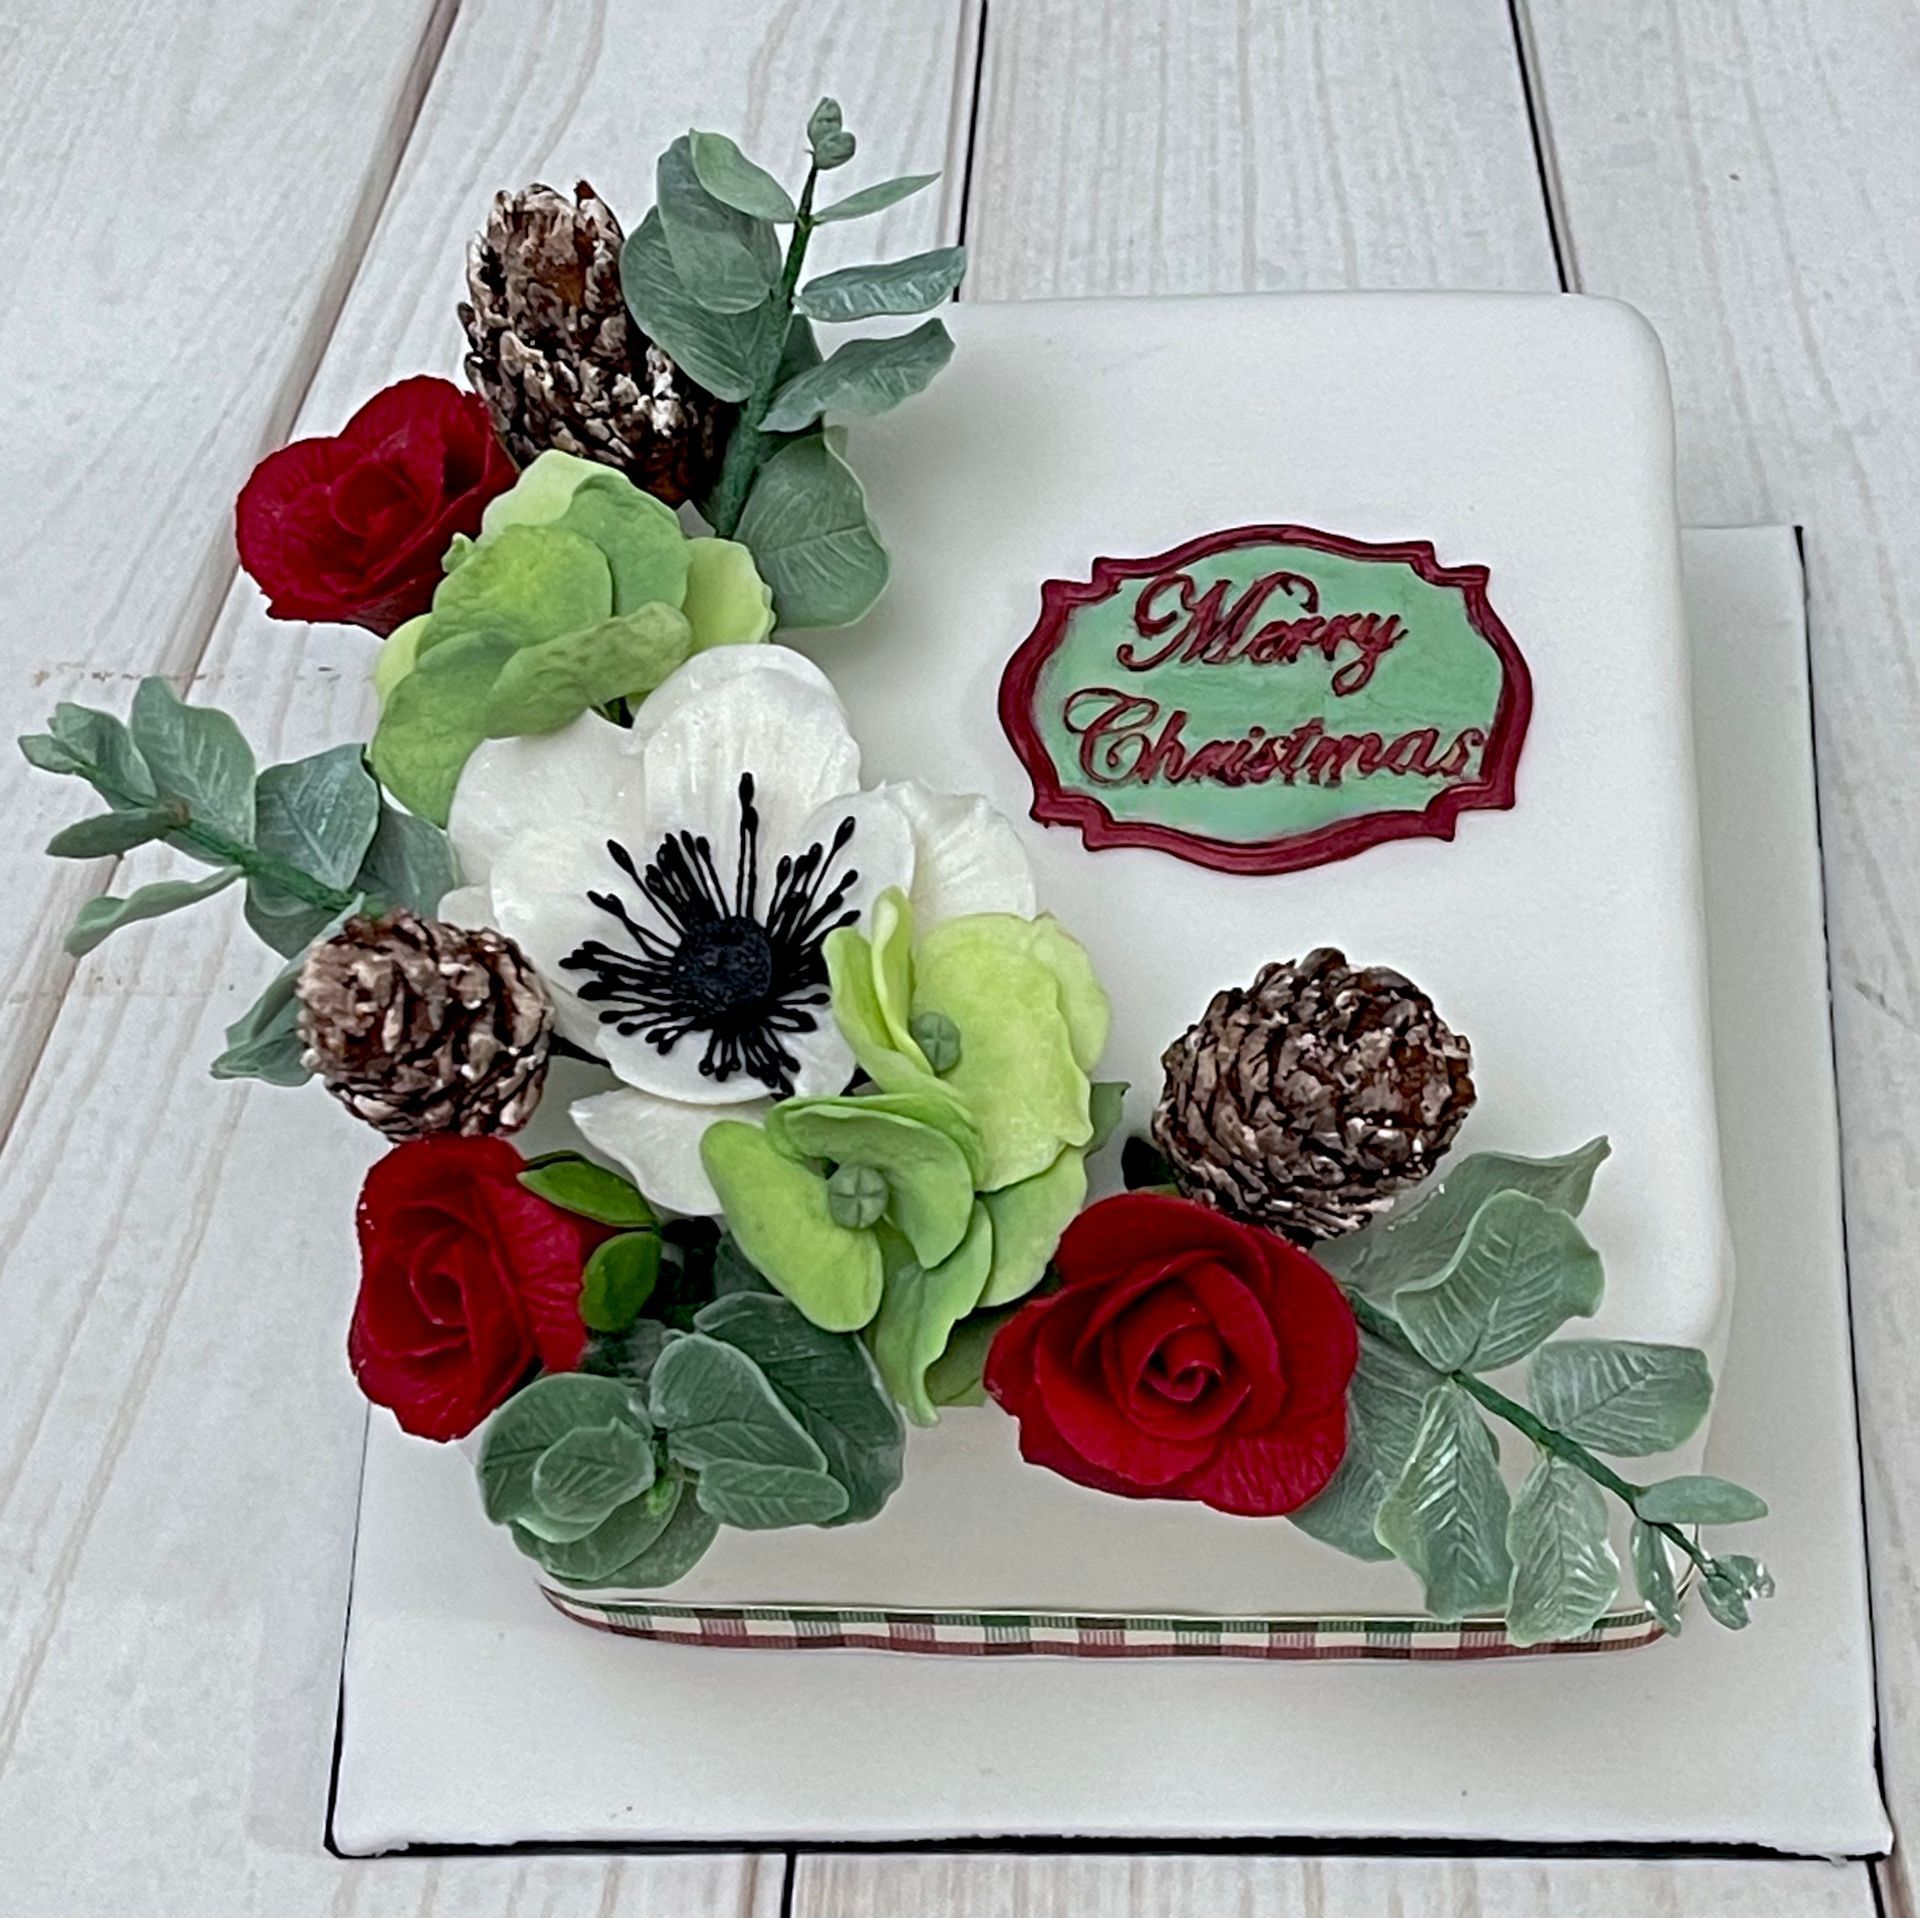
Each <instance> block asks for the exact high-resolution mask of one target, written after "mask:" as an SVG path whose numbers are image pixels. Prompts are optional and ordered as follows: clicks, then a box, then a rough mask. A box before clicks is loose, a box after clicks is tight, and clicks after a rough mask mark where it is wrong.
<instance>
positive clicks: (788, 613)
mask: <svg viewBox="0 0 1920 1918" xmlns="http://www.w3.org/2000/svg"><path fill="white" fill-rule="evenodd" d="M803 377H804V376H803ZM738 533H739V538H740V540H741V542H742V544H743V545H745V546H747V547H748V548H749V549H750V550H751V551H752V553H753V558H754V564H755V565H756V566H758V567H759V569H760V576H761V578H762V579H764V580H765V581H766V582H767V584H768V585H769V586H771V587H772V588H773V604H774V610H775V612H776V613H778V615H779V617H780V624H781V625H782V626H849V625H851V624H852V623H853V622H854V621H855V620H856V619H858V618H860V616H861V615H862V614H863V613H865V612H866V611H867V609H868V608H869V607H870V606H872V604H873V602H874V601H875V600H876V599H878V598H879V597H880V594H881V592H882V591H883V590H884V588H885V586H886V583H887V571H888V564H887V551H886V548H885V547H884V546H882V545H881V544H880V539H879V535H878V534H877V533H876V532H875V531H874V527H873V521H872V520H871V519H870V518H868V516H867V498H866V494H865V493H864V492H862V491H861V487H860V482H859V480H858V479H856V478H855V477H854V473H853V469H852V468H851V467H849V466H848V465H847V463H846V462H845V461H844V460H843V459H841V458H840V456H839V455H838V454H837V453H835V452H834V451H833V450H832V448H831V447H829V446H828V445H827V444H826V442H825V441H824V440H823V439H822V438H821V437H820V436H819V435H818V434H808V435H807V436H806V437H805V438H804V439H797V440H795V441H793V442H792V443H791V444H790V445H787V446H783V447H782V448H781V449H780V450H779V452H777V453H775V454H774V456H773V457H772V458H771V459H770V460H768V461H767V463H766V465H764V466H763V467H762V468H761V469H760V471H759V472H758V474H756V475H755V477H754V482H753V490H752V491H751V492H750V493H749V494H748V495H747V505H746V510H745V511H744V512H743V513H742V514H741V516H740V525H739V529H738Z"/></svg>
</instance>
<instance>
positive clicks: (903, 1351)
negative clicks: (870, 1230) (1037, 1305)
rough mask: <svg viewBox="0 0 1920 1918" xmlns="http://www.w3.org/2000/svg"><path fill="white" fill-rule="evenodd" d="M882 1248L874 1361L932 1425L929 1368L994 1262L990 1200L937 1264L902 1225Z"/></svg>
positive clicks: (884, 1238) (912, 1414) (899, 1395)
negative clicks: (905, 1235) (925, 1261)
mask: <svg viewBox="0 0 1920 1918" xmlns="http://www.w3.org/2000/svg"><path fill="white" fill-rule="evenodd" d="M881 1248H882V1252H883V1255H884V1257H885V1260H886V1288H885V1291H884V1292H883V1294H882V1295H881V1299H880V1310H879V1311H878V1312H877V1313H875V1315H874V1320H873V1329H872V1331H871V1332H870V1333H869V1334H868V1338H869V1341H870V1342H871V1344H872V1347H873V1358H874V1363H875V1364H876V1365H878V1366H879V1368H880V1376H881V1377H882V1378H883V1379H885V1380H886V1382H887V1390H888V1391H889V1392H891V1393H892V1394H893V1396H894V1399H895V1401H896V1402H897V1403H898V1404H899V1405H900V1407H901V1409H902V1410H903V1411H904V1412H905V1413H906V1415H907V1417H908V1418H910V1419H911V1420H912V1421H913V1422H914V1424H916V1425H932V1424H934V1423H935V1422H936V1421H937V1420H938V1418H939V1416H940V1414H939V1411H938V1409H937V1408H936V1406H935V1405H934V1402H933V1399H932V1397H931V1396H930V1395H929V1393H928V1391H927V1373H928V1371H929V1369H930V1368H931V1367H932V1366H933V1365H934V1364H935V1363H936V1362H937V1361H938V1359H939V1357H940V1355H941V1353H943V1352H944V1351H945V1350H946V1349H947V1341H948V1339H949V1338H950V1337H952V1335H953V1328H954V1327H955V1326H956V1325H958V1324H959V1323H960V1321H961V1320H962V1319H964V1318H965V1317H966V1316H967V1315H968V1313H970V1312H972V1311H973V1310H974V1308H975V1307H976V1306H978V1305H979V1303H980V1293H981V1290H982V1288H983V1287H984V1286H985V1285H986V1282H987V1274H988V1273H989V1272H990V1271H991V1270H992V1267H993V1222H992V1220H991V1219H990V1218H989V1217H988V1215H987V1209H986V1207H985V1206H984V1205H976V1206H975V1207H974V1208H973V1217H972V1220H971V1222H970V1224H969V1225H968V1227H967V1235H966V1237H965V1238H964V1239H963V1240H962V1241H961V1242H960V1248H959V1250H958V1251H956V1252H955V1253H953V1255H952V1256H951V1257H950V1258H948V1259H946V1260H944V1261H943V1262H942V1263H941V1264H939V1265H937V1266H935V1267H933V1268H932V1269H931V1270H927V1269H925V1268H923V1267H922V1266H921V1265H920V1263H919V1261H918V1260H916V1259H915V1258H914V1257H913V1256H912V1254H911V1251H910V1250H909V1248H908V1246H907V1244H906V1242H905V1240H903V1239H901V1238H900V1237H899V1236H898V1235H897V1234H895V1233H892V1232H883V1233H882V1235H881Z"/></svg>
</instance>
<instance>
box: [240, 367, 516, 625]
mask: <svg viewBox="0 0 1920 1918" xmlns="http://www.w3.org/2000/svg"><path fill="white" fill-rule="evenodd" d="M518 477H519V473H518V470H517V469H516V468H515V466H514V463H513V461H512V460H511V459H509V458H508V457H507V451H506V448H505V447H503V446H502V445H501V444H500V439H499V436H498V435H497V434H496V433H495V432H494V430H493V421H492V420H491V419H490V418H489V417H488V415H487V409H486V406H485V403H484V402H483V401H481V400H479V399H477V398H476V397H475V396H474V395H473V394H471V393H463V392H462V391H461V390H460V389H459V387H457V386H455V385H453V384H452V383H451V382H450V381H448V380H438V379H433V378H431V377H430V376H427V375H424V374H423V375H421V376H420V377H419V378H417V379H411V380H402V381H400V382H399V384H398V385H396V386H390V387H388V388H387V389H386V391H385V392H384V393H376V394H375V395H374V396H373V398H372V399H370V400H369V401H368V402H367V403H366V405H365V406H363V407H362V408H361V409H360V410H359V412H357V413H356V414H355V415H354V416H353V418H352V419H350V420H349V421H348V422H347V426H346V431H345V432H343V433H342V434H340V436H339V437H338V438H337V439H313V440H295V441H294V442H293V444H292V445H291V446H283V447H282V448H281V449H280V450H279V452H277V453H269V454H268V455H267V457H266V458H265V459H263V460H262V461H261V462H260V464H259V465H258V466H256V467H255V468H254V469H253V476H252V477H251V478H250V479H249V480H248V481H247V483H246V485H245V486H243V487H242V488H241V489H240V497H239V499H238V501H237V502H236V503H235V507H234V536H235V539H236V541H237V543H238V545H239V548H240V564H241V565H242V566H244V567H245V568H246V569H247V571H248V572H249V573H251V574H252V575H253V577H254V579H255V580H256V581H258V583H259V585H260V587H261V589H262V590H263V591H264V592H265V593H266V595H267V600H268V605H267V611H268V612H269V613H270V614H271V615H272V616H273V617H274V618H275V619H300V620H337V621H340V622H343V623H345V624H347V625H352V626H365V627H367V628H369V629H370V630H371V631H373V632H376V633H379V634H380V635H381V636H382V637H384V636H385V635H386V634H388V633H390V632H392V631H393V629H394V628H395V627H396V626H398V625H400V624H401V622H402V621H404V620H409V619H411V618H412V617H413V616H414V614H416V613H424V612H425V611H426V610H427V607H428V605H429V604H430V603H431V602H432V599H433V589H434V588H435V587H436V586H437V585H439V583H440V578H441V573H440V561H441V558H442V556H443V555H444V554H445V553H446V550H447V548H448V547H449V546H450V545H451V544H452V543H453V536H454V534H456V533H467V534H474V533H478V532H479V530H480V515H481V512H482V510H483V509H484V508H485V506H486V504H487V502H488V500H490V499H492V498H493V497H494V495H495V494H497V493H504V492H505V491H506V490H507V488H508V487H510V486H511V485H512V484H513V483H514V481H515V480H516V479H517V478H518Z"/></svg>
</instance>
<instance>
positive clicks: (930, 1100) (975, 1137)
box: [857, 1080, 985, 1192]
mask: <svg viewBox="0 0 1920 1918" xmlns="http://www.w3.org/2000/svg"><path fill="white" fill-rule="evenodd" d="M857 1103H858V1104H859V1105H860V1106H861V1107H862V1108H863V1109H865V1110H867V1111H872V1112H890V1113H892V1114H893V1116H894V1117H895V1118H896V1119H911V1120H913V1122H914V1123H915V1124H916V1125H924V1126H932V1127H933V1129H934V1130H935V1131H936V1132H944V1133H945V1134H946V1136H947V1137H948V1138H949V1139H951V1140H952V1141H953V1143H954V1144H955V1145H957V1146H958V1147H959V1148H960V1152H961V1156H962V1157H963V1158H964V1159H965V1160H966V1162H967V1176H968V1177H969V1178H970V1179H971V1180H972V1181H973V1187H972V1189H973V1190H974V1191H976V1192H977V1191H979V1189H980V1174H981V1171H982V1169H983V1168H984V1165H985V1160H984V1159H983V1158H982V1156H981V1151H980V1133H979V1130H978V1128H977V1127H976V1126H975V1125H974V1123H973V1121H972V1120H971V1119H970V1118H968V1117H967V1111H966V1108H965V1107H964V1106H963V1105H962V1104H961V1103H960V1101H959V1100H958V1099H956V1098H955V1097H954V1096H953V1094H952V1093H951V1092H949V1091H948V1090H947V1089H946V1087H945V1086H943V1085H941V1084H940V1083H939V1082H938V1081H937V1080H936V1081H934V1082H933V1084H931V1085H930V1086H927V1087H924V1088H922V1089H920V1090H918V1091H914V1092H863V1093H860V1094H859V1095H858V1100H857Z"/></svg>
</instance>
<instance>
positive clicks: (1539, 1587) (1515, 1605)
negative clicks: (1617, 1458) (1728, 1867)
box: [1507, 1453, 1620, 1645]
mask: <svg viewBox="0 0 1920 1918" xmlns="http://www.w3.org/2000/svg"><path fill="white" fill-rule="evenodd" d="M1507 1550H1508V1553H1509V1554H1510V1555H1511V1557H1512V1559H1513V1594H1512V1597H1511V1598H1510V1599H1509V1600H1508V1602H1507V1636H1508V1637H1509V1638H1511V1639H1512V1640H1513V1642H1514V1643H1515V1644H1516V1645H1545V1644H1549V1643H1553V1642H1556V1641H1558V1640H1561V1639H1567V1638H1578V1637H1579V1636H1580V1635H1581V1634H1582V1633H1583V1632H1588V1631H1591V1630H1592V1629H1593V1624H1594V1621H1595V1620H1596V1619H1597V1618H1598V1617H1599V1616H1600V1614H1601V1613H1602V1612H1604V1611H1605V1610H1606V1609H1607V1607H1608V1606H1609V1605H1610V1604H1612V1603H1613V1595H1614V1594H1615V1593H1616V1592H1617V1591H1618V1590H1619V1589H1620V1561H1619V1560H1618V1559H1617V1558H1616V1557H1615V1556H1614V1552H1613V1547H1612V1545H1611V1544H1609V1543H1608V1540H1607V1501H1606V1500H1605V1499H1604V1498H1602V1497H1601V1495H1600V1488H1599V1486H1597V1485H1596V1484H1594V1482H1593V1480H1592V1479H1590V1478H1588V1476H1587V1475H1586V1473H1584V1472H1583V1471H1581V1470H1580V1468H1579V1467H1578V1466H1576V1465H1569V1464H1568V1463H1567V1462H1566V1460H1564V1459H1559V1458H1553V1457H1551V1456H1549V1455H1547V1454H1545V1453H1543V1454H1542V1455H1541V1457H1540V1461H1539V1463H1538V1464H1537V1465H1535V1466H1534V1468H1533V1470H1532V1471H1531V1472H1529V1473H1528V1474H1527V1478H1526V1482H1525V1483H1524V1484H1523V1485H1522V1486H1521V1487H1520V1495H1519V1497H1517V1498H1516V1499H1515V1500H1514V1502H1513V1515H1512V1517H1511V1518H1509V1519H1508V1521H1507Z"/></svg>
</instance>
